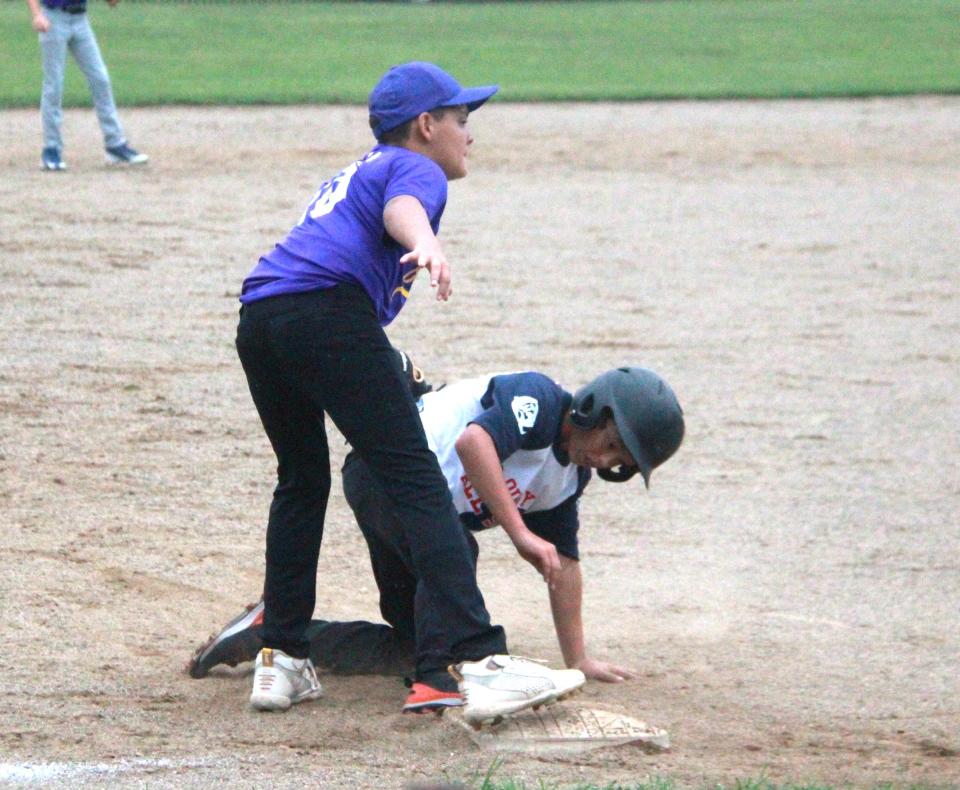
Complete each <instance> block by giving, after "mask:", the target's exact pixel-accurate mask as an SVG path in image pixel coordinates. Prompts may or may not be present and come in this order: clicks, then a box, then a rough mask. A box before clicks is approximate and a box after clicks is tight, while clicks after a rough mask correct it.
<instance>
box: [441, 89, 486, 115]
mask: <svg viewBox="0 0 960 790" xmlns="http://www.w3.org/2000/svg"><path fill="white" fill-rule="evenodd" d="M498 90H500V86H499V85H482V86H480V87H479V88H464V89H463V90H462V91H460V93H458V94H457V95H456V96H454V97H453V98H452V99H450V100H449V101H446V102H444V106H445V107H459V106H460V105H461V104H465V105H467V109H468V110H469V111H470V112H473V111H474V110H475V109H477V107H479V106H480V105H481V104H483V103H484V102H485V101H486V100H487V99H489V98H490V97H491V96H493V94H495V93H496V92H497V91H498Z"/></svg>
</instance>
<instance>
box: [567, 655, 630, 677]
mask: <svg viewBox="0 0 960 790" xmlns="http://www.w3.org/2000/svg"><path fill="white" fill-rule="evenodd" d="M571 668H572V669H579V670H580V671H581V672H582V673H583V674H584V675H586V676H587V679H588V680H600V681H603V682H604V683H622V682H623V681H624V680H630V679H631V678H633V677H636V674H635V673H634V672H633V670H630V669H625V668H624V667H618V666H617V665H616V664H611V663H609V662H607V661H599V660H597V659H595V658H589V657H587V658H584V659H583V660H582V661H581V662H580V663H579V664H577V665H576V666H574V667H571Z"/></svg>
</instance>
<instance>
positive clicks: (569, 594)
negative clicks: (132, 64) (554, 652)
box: [550, 557, 587, 667]
mask: <svg viewBox="0 0 960 790" xmlns="http://www.w3.org/2000/svg"><path fill="white" fill-rule="evenodd" d="M550 610H551V612H552V614H553V625H554V627H555V628H556V629H557V642H558V643H559V644H560V652H561V653H562V654H563V661H564V663H565V664H566V665H567V666H568V667H577V666H579V665H580V663H581V662H582V661H583V659H584V658H586V655H587V647H586V643H585V641H584V637H583V577H582V576H581V574H580V563H579V562H577V561H576V560H571V559H570V558H569V557H561V559H560V573H559V574H557V575H556V576H555V577H554V584H553V586H552V587H551V588H550Z"/></svg>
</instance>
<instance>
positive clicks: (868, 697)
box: [0, 98, 960, 788]
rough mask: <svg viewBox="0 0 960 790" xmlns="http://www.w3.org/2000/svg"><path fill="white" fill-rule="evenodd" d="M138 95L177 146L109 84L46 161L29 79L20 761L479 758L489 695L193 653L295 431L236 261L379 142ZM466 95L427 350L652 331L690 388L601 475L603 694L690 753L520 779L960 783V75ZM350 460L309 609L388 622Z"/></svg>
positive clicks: (672, 376)
mask: <svg viewBox="0 0 960 790" xmlns="http://www.w3.org/2000/svg"><path fill="white" fill-rule="evenodd" d="M124 119H125V122H126V123H127V125H128V128H129V130H130V132H131V135H132V141H133V142H134V144H136V145H138V146H140V147H142V148H143V149H144V150H146V151H147V152H148V153H150V154H151V156H152V157H153V161H152V163H151V164H150V166H149V167H148V168H147V169H144V170H139V171H113V170H108V169H106V168H105V167H104V166H103V165H102V163H101V151H100V145H99V139H98V133H97V131H96V127H95V121H94V118H93V114H92V111H89V110H87V111H70V112H68V113H67V114H66V134H67V140H68V144H69V146H68V148H67V149H66V151H65V156H66V159H67V161H68V163H69V164H70V168H71V169H70V170H69V171H67V172H66V173H62V174H46V173H41V172H39V170H38V169H37V160H38V158H39V150H40V144H39V118H38V117H37V113H36V112H26V111H8V112H3V113H0V203H2V206H3V211H2V212H0V289H2V298H0V519H2V524H3V529H2V531H0V598H2V600H3V604H4V607H3V610H4V611H3V615H4V616H3V618H2V619H0V643H2V644H3V646H4V656H5V660H4V661H3V665H4V672H3V675H2V678H0V692H2V694H3V697H4V699H5V700H6V704H4V705H2V706H0V754H2V755H3V756H2V757H0V764H2V767H0V780H3V779H4V778H6V779H10V780H14V781H16V780H17V779H18V778H23V777H27V778H29V777H33V778H34V779H37V780H42V779H44V777H46V778H48V779H50V781H52V782H53V783H60V784H64V785H71V786H76V785H77V784H81V783H82V782H86V781H89V782H93V783H95V782H100V781H105V780H104V777H109V778H110V781H111V782H114V783H119V784H121V785H123V784H128V785H130V786H133V785H136V784H139V783H142V782H143V781H145V780H147V779H149V781H151V782H153V783H156V784H157V785H167V786H171V787H172V786H178V787H180V786H197V787H199V786H217V785H227V784H238V783H239V784H243V785H247V786H262V785H265V784H267V783H268V782H269V783H272V784H274V785H276V786H287V787H295V786H301V785H303V784H304V783H305V782H308V781H309V782H313V783H314V784H322V786H324V787H344V788H347V787H399V786H402V785H404V784H405V783H407V782H410V781H413V780H423V779H426V778H440V777H443V776H449V777H452V778H468V777H470V776H471V775H473V774H474V773H476V772H480V773H482V772H484V771H486V769H487V767H488V766H489V765H490V763H491V759H492V758H491V756H490V755H489V754H486V753H481V752H479V751H477V750H476V748H475V747H474V746H473V745H472V744H471V743H470V741H469V739H468V738H467V737H466V735H465V733H463V732H462V731H461V730H460V729H459V728H457V727H455V726H451V725H450V724H449V723H444V722H442V721H439V722H438V721H435V720H433V719H432V718H427V719H424V718H405V717H401V716H400V715H399V714H398V710H399V706H400V703H401V701H402V699H403V694H404V692H403V688H402V686H401V684H400V682H399V680H396V679H390V678H337V677H329V676H328V677H326V678H325V685H326V688H327V693H326V696H325V698H324V699H323V700H321V701H319V702H316V703H313V704H307V705H302V706H300V707H299V708H297V709H295V710H294V711H292V712H290V713H289V714H287V715H282V716H263V715H257V714H254V713H252V712H250V711H249V710H248V709H247V707H246V699H247V695H248V693H249V687H248V680H247V679H246V678H244V677H242V673H237V672H225V673H221V674H217V675H216V676H212V677H210V678H208V679H206V680H203V681H193V680H190V679H189V678H187V677H186V676H185V675H184V674H182V672H181V665H182V663H183V662H184V661H185V659H186V658H187V657H188V656H189V654H190V651H191V650H192V648H193V646H194V645H195V644H196V643H197V642H198V640H200V639H202V638H203V637H204V636H205V635H206V634H207V633H208V632H209V631H210V630H212V629H214V628H215V627H219V625H221V624H222V623H223V622H225V621H226V620H227V619H229V618H230V617H232V616H233V615H234V614H235V613H236V612H237V611H239V608H240V606H241V605H242V604H243V603H245V602H246V601H248V600H252V599H254V598H256V596H257V593H258V591H259V588H260V584H261V572H262V571H261V558H262V553H263V545H262V544H263V525H264V519H265V514H266V508H267V504H268V501H269V497H270V492H271V489H272V480H271V478H272V475H273V465H274V462H273V459H272V457H271V455H270V452H269V447H268V445H267V443H266V440H265V438H264V436H263V435H262V432H261V429H260V427H259V424H258V422H257V418H256V415H255V412H254V410H253V407H252V404H251V402H250V399H249V395H248V393H247V391H246V387H245V383H244V381H243V378H242V373H241V370H240V366H239V364H238V362H237V360H236V358H235V354H234V351H233V348H232V341H233V333H234V326H235V317H236V311H237V303H236V296H237V292H238V289H239V286H240V282H241V280H242V278H243V276H244V275H245V274H246V273H247V271H248V270H249V269H250V268H251V266H252V265H253V263H254V261H255V260H256V258H257V256H258V255H259V254H260V253H261V252H263V251H265V250H266V249H268V248H269V247H270V246H271V245H272V244H273V243H274V242H275V241H276V240H278V239H279V238H280V237H281V236H282V235H283V234H284V233H285V232H286V230H287V229H288V228H289V226H290V225H291V224H292V222H294V221H295V220H296V218H297V216H298V215H299V213H300V211H301V210H302V208H303V206H304V205H305V203H306V200H307V199H308V197H309V196H310V194H312V192H313V190H314V189H315V188H316V186H317V185H318V184H319V182H320V181H322V180H323V178H325V177H327V176H329V175H332V174H333V173H334V172H336V170H338V169H339V168H340V167H341V166H343V165H344V164H346V163H348V162H349V161H351V160H352V159H353V158H354V157H356V156H357V155H359V154H361V153H362V152H363V150H364V146H365V145H366V133H365V123H364V113H363V112H362V111H361V110H359V109H357V108H275V109H274V108H271V109H263V108H251V109H150V110H132V111H127V112H125V113H124ZM472 126H473V130H474V134H475V136H476V138H477V142H476V144H475V146H474V149H475V150H474V153H473V155H472V157H471V159H470V163H471V170H472V173H471V175H470V177H469V178H468V179H466V180H465V181H463V182H458V183H456V184H454V185H452V186H451V194H450V203H449V208H448V212H447V215H446V217H445V218H444V226H443V237H444V238H445V240H446V245H447V250H448V252H449V254H450V257H451V259H452V260H453V262H454V266H455V269H454V272H455V296H454V299H453V300H452V301H451V302H450V303H449V304H446V305H437V304H435V303H433V302H432V300H431V299H430V297H429V294H428V293H427V290H428V289H426V288H424V287H423V284H422V283H421V284H420V286H418V288H417V289H415V292H414V296H413V298H412V300H411V302H412V303H411V304H410V305H409V306H408V308H407V309H406V310H405V311H404V313H403V315H402V316H401V317H400V319H399V320H398V321H397V322H396V325H395V326H394V327H393V328H392V329H391V336H392V337H393V339H394V340H395V342H396V343H397V344H398V345H400V346H402V347H404V348H407V349H408V350H409V351H411V352H412V353H413V355H414V357H415V359H416V360H417V361H418V362H419V363H420V364H421V365H422V366H423V367H424V368H425V369H426V370H427V371H428V372H429V374H430V375H431V376H432V377H433V378H434V379H437V380H453V379H456V378H458V377H462V376H466V375H471V374H476V373H480V372H488V371H495V370H504V369H517V368H534V369H540V370H543V371H545V372H549V373H551V374H552V375H554V377H555V378H557V379H558V380H559V381H560V382H561V383H563V384H565V385H566V386H568V387H570V388H573V387H576V386H577V385H579V384H581V383H583V382H585V381H586V380H587V379H588V378H590V377H592V376H593V375H594V374H596V373H599V372H600V371H602V370H604V369H606V368H608V367H611V366H614V365H616V364H621V363H623V362H630V363H639V364H644V365H647V366H650V367H653V368H655V369H657V370H658V371H660V372H661V373H662V374H663V375H664V376H665V377H666V378H667V379H668V380H669V381H670V382H671V383H672V384H673V386H674V388H675V389H676V391H677V393H678V395H679V397H680V399H681V402H682V403H683V404H684V406H685V408H686V413H687V418H688V436H687V440H686V442H685V444H684V446H683V448H682V449H681V451H680V453H679V454H678V455H677V457H676V458H675V459H674V460H672V461H671V462H670V463H668V464H667V465H666V466H665V467H664V468H662V469H661V470H658V471H657V472H656V473H655V475H654V479H653V490H652V491H651V492H649V493H646V492H645V491H644V490H643V486H642V485H638V484H633V483H631V484H628V485H626V486H623V487H615V486H613V485H611V484H605V483H603V482H602V481H597V482H595V483H594V484H592V485H591V486H590V488H589V489H588V492H587V495H586V497H585V500H584V502H583V505H582V508H581V515H582V522H583V527H582V530H581V544H582V553H583V557H584V559H583V568H584V575H585V579H586V590H585V596H586V603H585V617H586V624H587V634H588V641H589V645H590V648H591V650H592V652H593V653H595V654H597V655H598V656H602V657H607V658H609V659H612V660H617V661H621V662H623V663H626V664H629V665H631V666H633V667H635V668H636V669H637V670H638V671H639V673H640V677H639V679H637V680H635V681H634V682H631V683H629V684H625V685H621V686H609V685H602V684H597V683H594V684H591V685H589V686H588V689H587V691H586V694H585V696H584V697H581V698H580V700H579V701H580V702H581V703H583V702H595V703H597V704H603V705H607V706H620V708H621V709H622V710H624V711H626V712H628V713H630V714H631V715H633V716H635V717H637V718H641V719H645V720H647V721H650V722H651V723H653V724H656V725H659V726H662V727H665V728H667V730H669V732H670V735H671V738H672V741H673V744H674V747H673V749H672V750H671V751H670V752H669V753H666V754H661V755H647V754H644V753H643V752H640V751H638V750H630V749H623V748H621V749H607V750H601V751H597V752H592V753H589V754H586V755H579V756H571V757H569V758H563V759H559V760H554V759H551V760H541V759H537V758H536V757H535V756H529V757H525V756H510V757H509V758H508V759H507V760H506V762H505V763H504V765H503V766H502V768H501V769H500V773H501V775H503V776H506V777H515V778H522V779H525V780H526V781H528V782H532V781H533V780H535V779H536V778H538V777H540V778H544V779H546V780H563V781H569V782H573V781H594V782H597V783H606V782H610V781H615V780H616V781H621V782H636V781H640V780H642V779H644V778H645V777H647V776H650V775H654V774H660V775H665V776H669V777H673V778H675V779H676V780H678V781H679V782H681V783H684V784H688V785H695V786H699V785H701V784H703V783H705V782H730V781H732V780H733V779H735V778H738V777H739V778H743V777H756V776H759V775H761V774H763V775H765V776H766V777H768V778H770V779H772V780H775V781H781V780H795V781H808V782H811V781H824V782H831V783H836V784H841V783H852V784H854V785H856V786H866V785H870V784H872V783H874V782H878V781H894V782H904V783H905V782H927V783H932V784H958V783H960V757H958V753H960V738H958V734H957V733H958V732H960V681H958V678H960V672H958V669H957V666H958V659H960V612H958V600H960V560H958V556H960V526H958V524H960V521H958V516H957V514H958V513H960V474H958V471H957V470H958V468H960V467H958V464H957V458H958V457H960V432H958V430H957V426H958V424H960V394H958V390H960V388H958V378H957V371H958V364H960V352H958V345H960V298H958V292H960V274H958V268H957V247H958V244H957V242H958V237H957V229H958V228H960V179H958V177H957V174H958V172H960V170H958V167H960V100H958V99H956V98H949V99H944V98H918V99H903V100H882V101H879V100H878V101H856V102H840V101H825V102H780V103H762V102H761V103H712V102H705V103H689V104H685V103H662V104H644V105H615V106H614V105H588V106H573V105H560V106H510V105H506V104H494V105H492V106H490V107H489V108H485V109H484V110H483V111H482V112H480V113H478V115H477V116H476V118H475V119H474V121H473V122H472ZM332 444H333V445H334V446H335V447H336V446H337V445H338V444H339V443H338V442H337V441H335V440H334V441H333V442H332ZM335 452H336V455H337V457H336V459H335V462H336V461H339V459H340V457H341V456H342V449H339V448H338V449H337V450H336V451H335ZM338 486H339V480H335V481H334V497H333V499H332V502H331V506H330V518H329V525H328V529H327V533H326V536H325V545H324V550H323V554H322V558H321V569H320V573H321V580H320V584H319V598H318V613H321V614H322V615H324V616H326V617H330V618H341V617H342V618H351V619H353V618H357V617H369V618H373V617H375V616H376V612H377V609H376V601H375V598H374V588H373V582H372V577H371V575H370V574H369V570H368V564H367V560H366V559H365V554H364V547H363V544H362V539H361V536H360V533H359V531H358V530H357V529H356V528H355V527H354V526H353V525H352V524H351V520H350V518H349V517H348V509H347V507H346V505H345V503H344V501H343V498H342V496H341V495H340V492H339V489H338ZM481 543H482V551H481V555H482V556H481V571H480V572H481V577H482V579H481V581H482V585H483V587H484V590H485V591H486V594H487V599H488V604H489V607H490V609H491V612H492V613H493V616H494V618H495V619H496V620H497V621H499V622H502V623H503V624H504V625H505V626H506V627H507V629H508V633H509V634H510V636H511V646H512V649H513V650H515V651H516V652H518V653H521V654H527V655H533V656H542V657H545V658H548V659H550V660H551V661H552V662H554V663H556V662H557V661H558V659H559V651H558V649H557V647H556V642H555V638H554V635H553V632H552V625H551V621H550V617H549V612H548V608H547V603H546V591H545V590H544V589H543V585H542V583H541V582H540V581H539V580H538V577H537V576H536V574H535V573H534V572H533V571H532V570H531V569H530V568H529V567H528V566H526V565H525V564H524V563H522V562H521V561H519V560H518V559H517V558H516V557H515V556H514V553H513V550H512V548H511V547H510V545H509V542H508V541H507V540H506V539H505V537H504V536H503V535H502V534H497V533H488V534H485V535H483V536H482V540H481ZM38 763H45V764H47V765H46V766H45V767H44V766H38V765H37V764H38ZM50 763H55V764H56V765H52V766H51V765H49V764H50ZM31 772H32V773H31Z"/></svg>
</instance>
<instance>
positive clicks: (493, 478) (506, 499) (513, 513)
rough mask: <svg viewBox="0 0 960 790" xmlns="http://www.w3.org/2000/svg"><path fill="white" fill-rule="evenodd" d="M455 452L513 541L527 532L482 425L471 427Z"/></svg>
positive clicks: (474, 485) (483, 499)
mask: <svg viewBox="0 0 960 790" xmlns="http://www.w3.org/2000/svg"><path fill="white" fill-rule="evenodd" d="M456 449H457V454H458V455H459V456H460V462H461V463H462V464H463V471H464V472H466V474H467V477H468V478H469V480H470V484H471V485H472V486H473V487H474V489H475V490H476V492H477V493H478V494H479V495H480V499H481V500H482V501H483V504H485V505H486V506H487V509H488V510H489V511H490V514H491V515H492V516H493V518H494V519H495V520H496V521H497V523H499V524H500V526H501V527H503V529H504V530H505V531H506V533H507V534H508V535H509V536H510V537H511V538H515V537H516V535H518V534H520V533H523V532H526V531H527V525H526V524H524V523H523V518H522V517H521V515H520V511H519V510H517V506H516V504H515V503H514V501H513V497H511V496H510V492H509V491H508V490H507V483H506V481H505V480H504V479H503V467H502V466H501V465H500V457H499V456H498V455H497V448H496V445H494V443H493V439H491V438H490V434H488V433H487V432H486V431H485V430H484V429H483V428H481V427H480V426H479V425H468V426H467V427H466V429H465V430H464V432H463V433H462V434H460V438H459V439H457V444H456Z"/></svg>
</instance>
